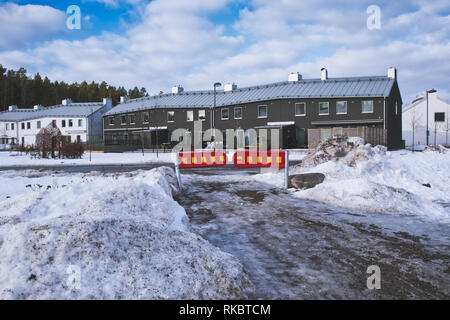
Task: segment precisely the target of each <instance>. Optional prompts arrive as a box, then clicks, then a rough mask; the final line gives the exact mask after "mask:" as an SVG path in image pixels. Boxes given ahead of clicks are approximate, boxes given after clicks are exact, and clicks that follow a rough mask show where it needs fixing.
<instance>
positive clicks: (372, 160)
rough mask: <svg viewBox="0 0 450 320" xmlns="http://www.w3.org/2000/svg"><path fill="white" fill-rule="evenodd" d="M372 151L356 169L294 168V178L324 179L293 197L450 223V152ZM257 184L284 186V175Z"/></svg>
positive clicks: (333, 164)
mask: <svg viewBox="0 0 450 320" xmlns="http://www.w3.org/2000/svg"><path fill="white" fill-rule="evenodd" d="M370 151H372V152H373V154H372V155H371V156H369V158H368V159H367V160H358V161H356V164H355V166H351V165H349V163H348V160H349V159H348V158H347V159H345V158H343V159H341V160H338V161H327V162H325V163H322V164H319V165H317V166H312V167H295V168H291V172H290V174H298V173H308V172H321V173H324V174H325V176H326V178H325V181H324V182H323V183H322V184H320V185H317V186H316V187H314V188H312V189H307V190H292V192H293V194H294V196H295V197H298V198H301V199H309V200H315V201H320V202H323V203H327V204H330V205H335V206H340V207H344V208H349V209H360V210H364V211H370V212H382V213H399V214H402V215H404V214H413V215H419V216H422V217H423V218H426V219H436V220H439V221H442V222H446V223H450V152H447V153H440V152H437V151H425V152H410V151H406V150H400V151H392V152H386V154H384V153H383V152H377V150H370ZM255 179H256V180H258V181H261V182H266V183H269V184H273V185H277V186H282V185H283V173H279V174H278V175H277V177H276V178H275V177H274V175H273V174H261V175H257V176H255ZM424 184H429V185H430V186H431V187H426V186H424Z"/></svg>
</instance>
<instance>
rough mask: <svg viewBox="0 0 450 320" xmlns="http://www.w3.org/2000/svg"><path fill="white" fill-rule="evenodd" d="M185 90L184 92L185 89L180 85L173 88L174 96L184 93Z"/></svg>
mask: <svg viewBox="0 0 450 320" xmlns="http://www.w3.org/2000/svg"><path fill="white" fill-rule="evenodd" d="M183 90H184V89H183V87H182V86H180V85H178V86H173V87H172V93H173V94H178V93H181V92H183Z"/></svg>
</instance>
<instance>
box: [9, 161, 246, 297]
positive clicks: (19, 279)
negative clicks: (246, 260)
mask: <svg viewBox="0 0 450 320" xmlns="http://www.w3.org/2000/svg"><path fill="white" fill-rule="evenodd" d="M26 174H28V175H29V177H28V179H27V182H28V185H27V186H19V185H18V184H23V182H24V181H23V180H21V179H18V180H17V181H15V180H14V175H17V173H15V174H12V173H11V172H9V173H8V172H7V173H1V174H0V182H1V183H2V185H8V184H10V185H16V186H15V188H12V189H15V190H20V192H18V193H16V194H12V195H10V196H8V197H9V198H6V199H5V197H2V198H1V200H0V257H1V260H0V298H1V299H217V298H221V299H229V298H245V296H244V294H243V290H244V288H245V287H246V286H248V285H250V283H249V281H248V278H247V276H246V274H245V272H244V270H243V267H242V265H241V264H240V263H239V262H238V261H237V259H236V258H234V257H233V256H231V255H229V254H227V253H224V252H222V251H220V250H219V249H218V248H216V247H214V246H212V245H211V244H210V243H209V242H207V241H206V240H204V239H202V238H201V237H199V236H198V235H196V234H194V233H191V232H190V231H189V227H188V224H187V216H186V213H185V211H184V209H183V208H182V207H181V206H179V205H178V203H176V202H175V201H174V200H173V198H172V194H171V193H172V191H173V190H174V189H175V188H176V187H175V178H174V174H173V170H172V169H170V168H157V169H153V170H151V171H148V172H146V171H138V172H135V173H128V174H125V175H124V174H120V175H118V174H109V175H100V174H98V173H96V174H89V175H82V174H78V175H70V176H69V175H58V174H48V173H40V172H36V171H34V172H32V171H27V173H26ZM32 174H34V176H33V175H32ZM3 195H5V194H3ZM78 280H79V281H78Z"/></svg>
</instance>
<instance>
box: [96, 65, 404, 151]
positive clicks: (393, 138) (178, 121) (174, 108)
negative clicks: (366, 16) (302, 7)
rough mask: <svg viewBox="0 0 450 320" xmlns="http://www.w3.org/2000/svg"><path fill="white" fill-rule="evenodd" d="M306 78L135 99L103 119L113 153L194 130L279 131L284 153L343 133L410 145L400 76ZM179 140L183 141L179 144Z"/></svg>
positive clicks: (157, 144)
mask: <svg viewBox="0 0 450 320" xmlns="http://www.w3.org/2000/svg"><path fill="white" fill-rule="evenodd" d="M320 75H321V76H320V78H318V79H302V76H301V75H300V74H299V73H293V74H290V75H289V76H288V81H285V82H279V83H271V84H263V85H256V86H251V87H245V88H238V87H237V86H236V85H235V84H227V85H225V86H224V88H223V90H216V91H214V90H205V91H184V90H183V88H182V87H181V86H176V87H173V88H172V93H169V94H160V95H155V96H150V97H144V98H139V99H133V100H128V99H126V98H122V99H121V103H120V104H119V105H117V106H116V107H114V108H113V109H112V110H110V111H109V112H107V113H105V115H104V117H103V127H104V137H105V146H106V147H108V146H109V147H113V146H115V150H116V151H120V150H125V149H126V150H130V149H133V148H135V149H137V148H141V147H145V148H154V147H161V146H162V145H164V144H170V145H171V146H173V145H174V143H176V141H171V140H172V139H171V133H172V132H173V131H174V130H176V129H180V128H184V129H187V130H188V131H189V132H193V130H194V122H195V121H201V123H202V130H203V131H204V130H207V129H209V128H215V129H218V130H220V131H222V132H225V131H226V130H227V129H235V130H236V129H243V130H248V129H255V130H258V129H279V130H280V132H281V134H280V146H281V147H282V148H304V147H308V146H310V147H311V145H313V143H317V141H316V140H323V139H325V138H328V137H331V136H333V135H337V134H339V133H342V134H343V135H345V134H349V135H360V136H361V137H363V138H365V139H366V141H367V142H370V143H373V144H375V143H376V144H383V145H386V146H387V147H388V148H390V149H397V148H401V147H402V146H403V141H402V112H401V110H402V99H401V95H400V91H399V87H398V84H397V70H396V69H395V68H389V69H388V72H387V75H386V76H364V77H345V78H329V77H328V71H327V70H326V69H322V70H321V73H320ZM175 140H176V139H175Z"/></svg>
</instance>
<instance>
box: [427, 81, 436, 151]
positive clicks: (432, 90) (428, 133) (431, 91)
mask: <svg viewBox="0 0 450 320" xmlns="http://www.w3.org/2000/svg"><path fill="white" fill-rule="evenodd" d="M435 92H436V90H435V89H431V90H427V92H426V96H427V132H426V134H427V145H428V139H429V137H430V130H429V129H428V94H429V93H435Z"/></svg>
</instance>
